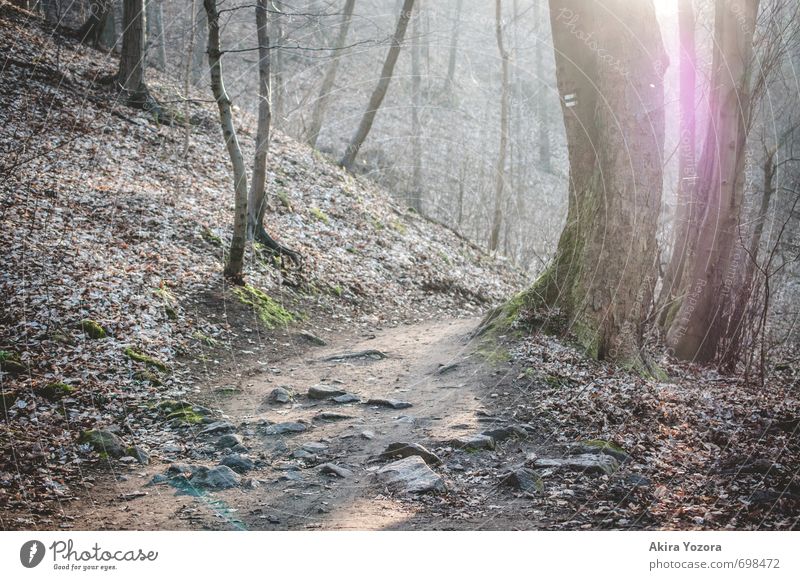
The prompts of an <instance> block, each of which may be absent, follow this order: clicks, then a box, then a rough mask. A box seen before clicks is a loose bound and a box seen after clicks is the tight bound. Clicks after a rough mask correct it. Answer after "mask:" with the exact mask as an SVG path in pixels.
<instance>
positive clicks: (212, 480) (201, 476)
mask: <svg viewBox="0 0 800 580" xmlns="http://www.w3.org/2000/svg"><path fill="white" fill-rule="evenodd" d="M241 480H242V478H241V477H239V475H238V474H237V473H236V472H235V471H233V470H232V469H231V468H230V467H228V466H227V465H219V466H217V467H213V468H211V469H209V468H208V467H199V468H197V470H196V471H195V472H194V474H193V475H192V478H191V479H190V480H189V483H190V484H191V485H194V486H195V487H205V488H208V489H229V488H231V487H236V486H238V485H239V484H240V483H241Z"/></svg>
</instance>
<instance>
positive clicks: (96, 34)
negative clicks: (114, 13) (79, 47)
mask: <svg viewBox="0 0 800 580" xmlns="http://www.w3.org/2000/svg"><path fill="white" fill-rule="evenodd" d="M111 4H112V3H111V0H93V2H92V3H91V4H90V5H89V16H88V17H87V18H86V22H84V23H83V26H81V27H80V29H79V30H78V37H79V38H80V39H81V42H85V43H87V44H90V45H91V46H94V47H95V48H101V45H102V41H103V39H104V37H105V34H104V30H105V27H106V26H107V25H108V20H109V18H108V16H109V14H110V13H111ZM107 46H108V45H107Z"/></svg>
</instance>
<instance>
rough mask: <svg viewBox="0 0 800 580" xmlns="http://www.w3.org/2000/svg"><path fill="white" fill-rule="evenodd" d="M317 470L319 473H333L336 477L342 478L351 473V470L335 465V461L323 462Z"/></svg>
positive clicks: (349, 475)
mask: <svg viewBox="0 0 800 580" xmlns="http://www.w3.org/2000/svg"><path fill="white" fill-rule="evenodd" d="M319 471H320V473H327V474H329V475H335V476H336V477H341V478H342V479H344V478H347V477H351V476H352V475H353V472H352V471H350V470H349V469H347V468H344V467H342V466H341V465H336V464H335V463H323V464H322V465H320V466H319Z"/></svg>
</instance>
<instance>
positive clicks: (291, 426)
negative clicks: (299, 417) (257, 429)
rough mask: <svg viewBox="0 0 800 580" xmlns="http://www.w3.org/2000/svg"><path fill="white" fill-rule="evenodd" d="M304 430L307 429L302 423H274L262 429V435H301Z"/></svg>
mask: <svg viewBox="0 0 800 580" xmlns="http://www.w3.org/2000/svg"><path fill="white" fill-rule="evenodd" d="M306 430H308V427H307V426H306V425H303V424H302V423H291V422H290V423H275V424H274V425H269V426H267V428H266V429H264V433H265V434H267V435H285V434H287V433H302V432H303V431H306Z"/></svg>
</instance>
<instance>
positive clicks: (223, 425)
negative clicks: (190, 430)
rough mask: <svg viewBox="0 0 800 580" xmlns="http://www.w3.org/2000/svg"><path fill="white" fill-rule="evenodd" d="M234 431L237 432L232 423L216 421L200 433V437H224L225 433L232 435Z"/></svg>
mask: <svg viewBox="0 0 800 580" xmlns="http://www.w3.org/2000/svg"><path fill="white" fill-rule="evenodd" d="M233 431H236V427H234V426H233V424H232V423H229V422H228V421H216V422H214V423H211V424H209V425H208V426H207V427H206V428H205V429H203V430H202V431H200V435H222V434H223V433H232V432H233Z"/></svg>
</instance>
